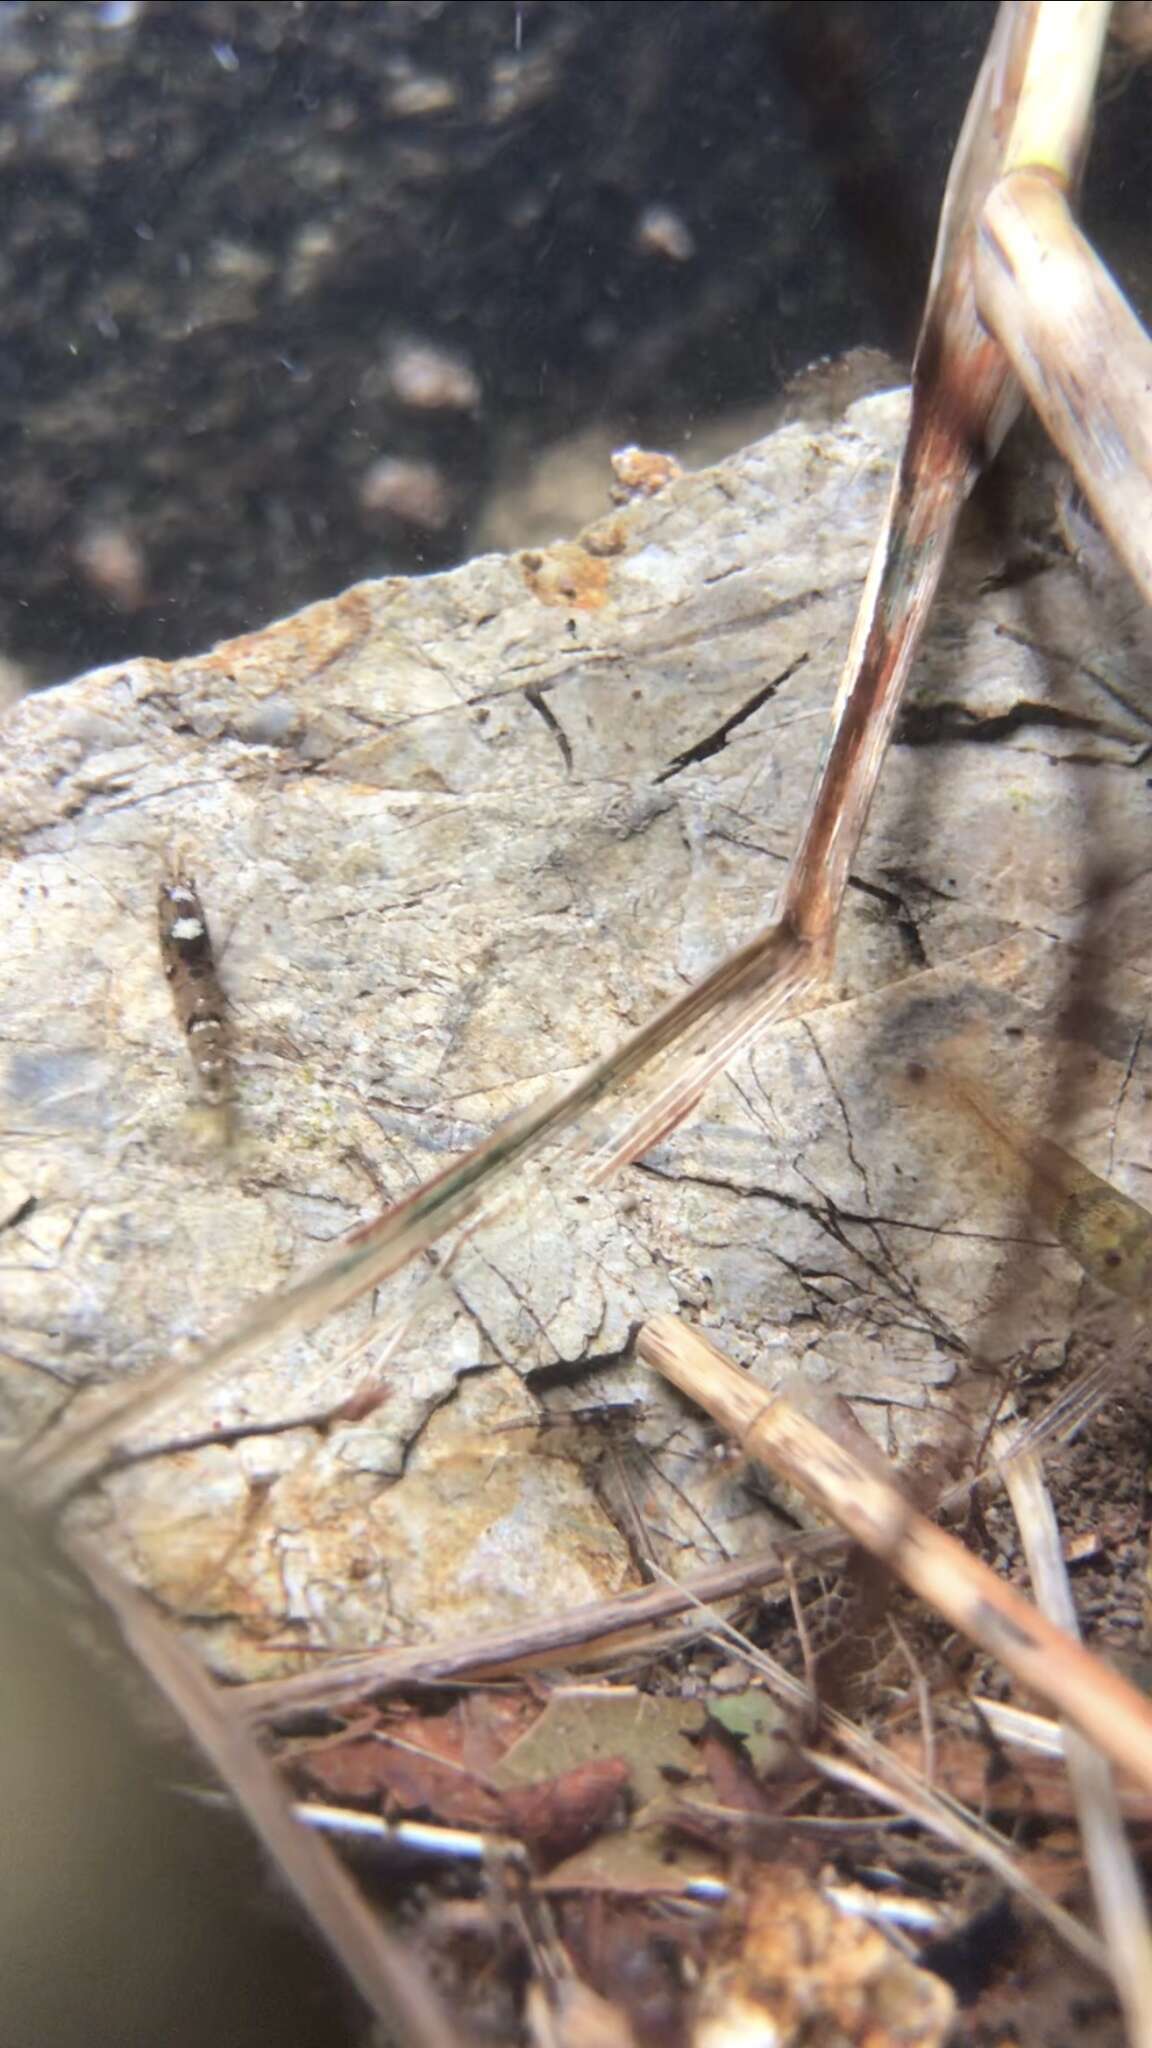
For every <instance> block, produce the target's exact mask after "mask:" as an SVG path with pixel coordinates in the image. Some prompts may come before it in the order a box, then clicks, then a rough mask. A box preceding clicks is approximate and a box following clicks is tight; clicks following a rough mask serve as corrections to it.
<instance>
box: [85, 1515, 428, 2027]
mask: <svg viewBox="0 0 1152 2048" xmlns="http://www.w3.org/2000/svg"><path fill="white" fill-rule="evenodd" d="M68 1547H69V1549H70V1550H71V1552H72V1555H73V1556H74V1558H75V1560H76V1563H77V1564H78V1565H79V1567H80V1569H81V1570H82V1571H83V1572H84V1573H85V1575H86V1576H87V1578H88V1579H89V1580H90V1581H91V1583H92V1585H93V1586H94V1587H95V1589H96V1591H97V1592H98V1593H99V1595H100V1597H101V1599H102V1600H104V1602H105V1603H106V1605H107V1606H108V1607H109V1608H110V1609H111V1611H112V1613H113V1615H114V1616H115V1618H116V1621H117V1624H118V1626H119V1628H120V1630H121V1633H122V1634H123V1636H124V1638H125V1641H126V1642H127V1643H128V1645H129V1647H130V1648H131V1649H132V1650H133V1651H134V1653H135V1655H136V1656H137V1657H138V1658H139V1660H140V1663H141V1664H142V1666H143V1667H144V1669H145V1670H146V1671H147V1672H148V1673H149V1675H150V1676H151V1678H152V1679H153V1681H154V1683H155V1684H156V1685H158V1686H159V1687H160V1689H161V1691H162V1692H163V1693H165V1694H166V1695H167V1697H168V1699H169V1700H170V1702H171V1704H172V1706H173V1707H174V1708H175V1710H176V1713H177V1714H178V1715H179V1717H180V1719H181V1721H182V1722H183V1724H184V1726H185V1727H186V1728H187V1730H188V1733H189V1734H190V1735H191V1736H192V1738H193V1740H194V1742H195V1743H196V1744H197V1746H198V1748H199V1749H201V1750H202V1751H203V1753H204V1755H205V1756H206V1757H207V1758H208V1760H209V1762H210V1763H211V1765H212V1767H213V1769H214V1770H215V1771H216V1773H217V1775H218V1776H219V1777H220V1778H221V1779H222V1780H223V1782H224V1784H225V1785H226V1786H227V1787H228V1789H229V1791H230V1792H231V1794H232V1796H233V1798H234V1799H235V1801H236V1803H237V1805H238V1806H239V1808H240V1810H241V1812H242V1813H243V1814H244V1815H245V1816H246V1818H247V1819H248V1821H249V1823H250V1825H251V1826H252V1827H253V1829H254V1830H255V1832H256V1834H257V1835H258V1836H259V1837H260V1840H261V1841H262V1843H263V1845H264V1847H265V1849H266V1850H267V1852H268V1854H269V1856H270V1857H271V1858H272V1861H273V1863H274V1864H275V1866H276V1868H277V1869H278V1870H279V1872H280V1875H281V1877H282V1878H283V1880H284V1883H285V1884H286V1885H287V1886H288V1888H289V1890H290V1891H292V1892H293V1893H294V1894H295V1896H296V1898H297V1899H298V1900H299V1902H300V1904H301V1906H302V1907H303V1908H304V1910H305V1911H306V1912H307V1913H308V1915H309V1916H310V1918H311V1919H312V1920H313V1921H314V1922H315V1925H316V1927H317V1929H318V1930H319V1932H320V1933H321V1934H322V1935H323V1936H324V1938H325V1940H326V1941H327V1942H328V1945H329V1947H330V1948H331V1949H332V1951H333V1954H334V1955H336V1956H337V1957H338V1958H339V1960H340V1961H341V1962H342V1963H343V1965H344V1967H345V1969H346V1970H347V1972H348V1975H349V1976H350V1978H351V1979H352V1982H353V1983H354V1984H355V1985H356V1987H357V1989H358V1991H359V1992H360V1995H361V1997H362V1998H363V1999H364V2000H365V2002H366V2004H367V2005H368V2006H369V2008H370V2010H372V2011H373V2012H375V2013H376V2014H377V2016H378V2017H379V2019H380V2021H381V2023H382V2025H383V2027H384V2030H385V2032H386V2033H387V2035H388V2037H389V2039H391V2038H393V2037H394V2032H395V2029H396V2027H397V2024H399V2025H400V2027H401V2028H402V2030H403V2038H404V2039H405V2041H411V2042H412V2043H413V2044H414V2048H461V2035H460V2033H459V2031H458V2029H457V2028H456V2027H455V2026H451V2025H449V2022H448V2020H447V2019H446V2017H445V2016H444V2014H443V2013H442V2011H441V2009H440V2006H439V2004H438V2002H437V2000H436V1999H435V1997H434V1996H433V1994H432V1992H431V1990H430V1989H429V1987H428V1986H427V1985H426V1984H425V1982H424V1980H423V1978H422V1977H421V1975H420V1973H419V1971H418V1970H417V1968H416V1966H415V1965H414V1963H413V1961H412V1958H411V1956H410V1955H409V1954H408V1953H407V1951H406V1949H405V1948H404V1947H403V1946H402V1945H401V1944H400V1943H399V1942H397V1941H396V1940H395V1939H394V1938H393V1937H392V1936H391V1935H390V1934H389V1933H388V1931H387V1930H386V1928H384V1927H383V1926H382V1924H381V1922H380V1921H379V1919H378V1918H377V1916H376V1914H375V1913H374V1912H373V1911H372V1909H371V1907H370V1906H369V1905H368V1904H367V1902H366V1900H365V1899H364V1898H362V1896H361V1894H360V1892H359V1891H358V1890H357V1888H356V1886H355V1884H354V1883H353V1881H352V1879H351V1878H350V1877H349V1876H348V1874H347V1872H346V1871H345V1869H344V1867H343V1865H342V1864H341V1863H340V1862H339V1861H338V1860H337V1858H336V1857H335V1856H334V1855H333V1853H332V1851H331V1849H330V1848H329V1847H328V1845H327V1843H326V1842H324V1841H322V1840H321V1839H320V1837H319V1836H317V1835H315V1834H312V1833H310V1832H309V1830H308V1829H307V1828H305V1827H303V1826H301V1824H300V1822H299V1821H298V1820H296V1819H295V1818H294V1816H293V1813H292V1810H291V1804H290V1802H289V1799H288V1797H287V1794H286V1793H285V1791H284V1789H283V1787H282V1786H281V1784H280V1781H279V1779H278V1777H277V1775H276V1772H275V1770H274V1769H273V1766H272V1764H271V1763H270V1762H269V1760H268V1758H267V1757H266V1756H265V1755H264V1754H263V1752H262V1751H261V1750H260V1748H259V1747H258V1745H257V1743H256V1741H255V1740H254V1738H253V1736H252V1735H251V1734H250V1733H249V1732H248V1730H247V1729H246V1728H244V1727H243V1726H242V1724H241V1722H240V1720H239V1718H238V1716H237V1715H235V1714H233V1713H231V1712H229V1711H228V1702H227V1698H226V1695H224V1694H223V1693H222V1692H221V1690H220V1688H219V1687H218V1686H217V1685H216V1683H215V1682H214V1680H213V1679H211V1678H210V1677H209V1676H208V1673H207V1672H206V1671H205V1670H204V1669H203V1667H202V1666H201V1664H200V1662H199V1660H198V1659H197V1658H196V1657H194V1656H193V1655H192V1652H191V1651H190V1650H188V1649H187V1648H186V1647H185V1645H184V1644H183V1642H182V1641H181V1640H180V1637H179V1635H178V1634H177V1632H176V1630H175V1629H174V1628H173V1627H171V1626H170V1625H169V1624H168V1623H166V1622H164V1621H162V1620H161V1618H160V1616H159V1615H158V1614H157V1613H156V1612H155V1610H154V1609H153V1608H152V1607H151V1606H150V1604H149V1602H148V1601H147V1599H146V1598H145V1596H144V1595H143V1594H142V1593H140V1592H138V1591H137V1589H136V1587H135V1586H130V1585H129V1584H128V1582H127V1580H126V1579H123V1578H121V1576H120V1574H119V1573H118V1572H116V1571H114V1570H113V1568H112V1567H111V1566H110V1565H109V1564H108V1562H107V1561H106V1559H105V1558H103V1557H102V1556H101V1554H100V1552H99V1551H98V1550H97V1549H96V1547H95V1545H94V1544H92V1543H90V1542H87V1541H82V1540H80V1539H74V1540H73V1541H72V1542H71V1543H70V1544H69V1546H68Z"/></svg>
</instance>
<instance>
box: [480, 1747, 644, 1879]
mask: <svg viewBox="0 0 1152 2048" xmlns="http://www.w3.org/2000/svg"><path fill="white" fill-rule="evenodd" d="M628 1782H629V1770H628V1765H627V1764H626V1763H625V1762H624V1760H623V1759H622V1758H621V1757H608V1758H605V1759H604V1760H602V1761H600V1762H597V1763H591V1764H577V1765H576V1767H575V1769H574V1770H571V1771H561V1772H560V1773H559V1775H558V1776H556V1777H554V1778H541V1779H538V1780H537V1781H536V1782H535V1783H534V1784H530V1785H506V1786H505V1787H504V1788H503V1790H502V1792H501V1795H500V1798H501V1804H502V1806H503V1810H504V1823H503V1832H504V1833H505V1834H506V1835H514V1836H515V1837H516V1838H517V1839H518V1840H519V1841H521V1842H523V1843H524V1845H525V1847H526V1848H527V1849H530V1850H531V1851H532V1853H533V1855H534V1857H535V1858H536V1859H537V1861H538V1862H539V1863H542V1864H544V1865H548V1864H552V1863H556V1862H558V1861H559V1860H560V1858H561V1857H564V1856H574V1855H576V1853H577V1851H578V1850H580V1849H583V1848H584V1847H585V1846H586V1844H587V1843H589V1842H591V1841H594V1840H595V1838H596V1836H597V1835H599V1834H601V1833H602V1832H603V1831H604V1829H605V1828H606V1827H607V1826H608V1824H609V1822H610V1821H611V1819H612V1818H613V1815H614V1814H615V1813H616V1811H617V1810H618V1808H619V1806H620V1802H621V1797H622V1795H623V1793H624V1792H625V1790H626V1789H627V1786H628Z"/></svg>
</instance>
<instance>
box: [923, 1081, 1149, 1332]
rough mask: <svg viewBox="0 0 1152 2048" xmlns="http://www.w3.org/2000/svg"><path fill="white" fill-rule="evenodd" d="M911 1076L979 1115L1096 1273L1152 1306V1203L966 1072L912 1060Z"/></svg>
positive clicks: (934, 1096)
mask: <svg viewBox="0 0 1152 2048" xmlns="http://www.w3.org/2000/svg"><path fill="white" fill-rule="evenodd" d="M905 1076H906V1079H907V1081H908V1082H909V1084H910V1091H909V1092H910V1093H914V1094H915V1095H919V1096H922V1097H923V1098H924V1099H926V1100H930V1101H935V1102H937V1103H939V1104H941V1105H943V1106H945V1107H948V1108H953V1107H957V1108H959V1109H960V1110H962V1111H963V1112H964V1114H965V1115H966V1116H968V1117H969V1118H970V1119H975V1121H976V1122H977V1123H978V1124H979V1125H980V1127H981V1129H982V1130H984V1131H986V1132H987V1133H988V1135H989V1136H990V1137H991V1138H993V1139H994V1140H995V1142H996V1144H997V1146H998V1147H999V1148H1000V1150H1001V1152H1002V1153H1004V1154H1006V1155H1007V1156H1008V1158H1009V1160H1010V1162H1011V1164H1012V1165H1013V1166H1014V1168H1015V1170H1016V1173H1017V1175H1019V1174H1020V1172H1021V1171H1022V1170H1023V1171H1024V1172H1025V1173H1026V1174H1027V1176H1028V1180H1029V1186H1030V1192H1031V1196H1032V1200H1033V1203H1034V1205H1035V1208H1036V1210H1037V1213H1038V1214H1039V1215H1040V1216H1042V1217H1043V1219H1044V1221H1045V1223H1047V1224H1048V1226H1049V1228H1050V1229H1051V1231H1052V1233H1053V1235H1054V1236H1055V1237H1056V1238H1057V1239H1058V1240H1059V1242H1060V1243H1061V1244H1062V1245H1063V1246H1064V1248H1065V1250H1066V1251H1068V1252H1070V1253H1071V1254H1072V1257H1073V1258H1074V1259H1075V1260H1076V1262H1077V1264H1078V1265H1079V1266H1081V1267H1082V1268H1083V1270H1084V1272H1085V1273H1087V1274H1088V1275H1089V1277H1090V1278H1091V1279H1093V1280H1098V1281H1099V1282H1100V1284H1101V1286H1103V1287H1107V1288H1109V1289H1110V1290H1111V1291H1112V1293H1113V1294H1119V1295H1122V1296H1123V1297H1124V1299H1125V1300H1126V1301H1134V1302H1143V1303H1147V1304H1152V1214H1150V1213H1149V1211H1148V1210H1147V1209H1143V1208H1141V1206H1140V1204H1139V1202H1134V1201H1133V1200H1132V1199H1131V1197H1130V1196H1129V1195H1124V1194H1121V1192H1120V1190H1119V1188H1114V1187H1113V1186H1112V1184H1111V1182H1110V1181H1106V1180H1102V1179H1101V1177H1100V1175H1099V1174H1098V1173H1093V1172H1092V1169H1091V1168H1090V1167H1088V1166H1084V1165H1082V1164H1081V1162H1080V1160H1079V1159H1075V1158H1073V1156H1072V1154H1071V1153H1070V1152H1066V1151H1065V1150H1064V1147H1063V1146H1062V1145H1057V1144H1055V1143H1054V1141H1053V1140H1052V1139H1051V1138H1044V1137H1041V1136H1039V1135H1038V1134H1037V1133H1036V1132H1033V1131H1030V1130H1027V1129H1026V1128H1025V1127H1024V1125H1023V1124H1018V1123H1017V1122H1016V1120H1015V1118H1014V1117H1011V1116H1009V1115H1008V1113H1007V1111H1006V1110H1004V1109H1002V1108H1001V1107H1000V1104H999V1102H998V1101H997V1100H996V1097H995V1096H994V1095H993V1094H991V1093H990V1091H989V1090H988V1089H987V1088H985V1087H984V1086H983V1085H982V1083H981V1082H979V1081H974V1080H972V1079H970V1078H969V1076H968V1075H967V1074H958V1073H954V1072H948V1071H946V1070H945V1069H943V1068H940V1067H926V1066H923V1065H922V1064H921V1063H920V1062H919V1061H912V1062H911V1063H910V1064H909V1065H908V1066H907V1067H906V1068H905Z"/></svg>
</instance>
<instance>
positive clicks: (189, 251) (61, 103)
mask: <svg viewBox="0 0 1152 2048" xmlns="http://www.w3.org/2000/svg"><path fill="white" fill-rule="evenodd" d="M992 17H993V8H992V6H991V5H990V4H988V0H947V4H937V5H930V4H917V5H912V4H905V0H862V4H861V0H805V4H804V5H802V6H792V5H790V4H784V0H781V4H776V0H522V4H520V5H517V4H516V0H348V4H331V0H239V4H237V0H94V4H79V0H53V4H51V5H21V4H16V5H8V6H6V7H3V8H2V9H0V262H2V265H3V289H2V291H0V323H2V327H3V339H2V345H0V449H2V454H3V470H2V479H3V481H2V491H0V653H3V654H5V655H7V656H8V657H9V658H11V659H14V660H15V661H16V662H18V663H19V664H20V665H21V667H22V668H23V669H24V670H25V671H26V673H27V675H28V677H29V679H30V680H33V681H40V682H45V681H53V680H58V679H60V678H61V677H64V676H66V675H68V674H70V673H74V672H76V671H78V670H80V669H84V668H87V667H91V666H94V665H96V664H98V663H101V662H105V661H111V660H115V659H118V658H120V657H122V656H124V655H127V654H133V653H157V654H163V655H175V654H179V653H186V652H190V651H193V650H194V649H196V648H197V647H199V646H203V645H205V644H207V643H209V642H210V641H212V640H214V639H216V638H218V637H220V636H222V635H226V634H229V633H234V632H239V631H244V630H247V629H249V628H252V627H255V626H258V625H260V624H261V623H263V622H264V621H266V620H267V619H268V618H270V617H273V616H276V615H277V614H280V613H284V612H287V611H291V610H293V609H295V608H296V607H297V606H298V605H300V604H302V603H304V602H306V601H307V600H309V599H311V598H314V597H318V596H322V595H325V594H331V593H333V592H335V591H337V590H339V589H341V588H343V587H344V586H345V585H346V584H348V583H349V582H351V581H353V580H354V579H356V578H358V577H361V576H369V575H379V574H382V573H389V572H409V571H411V570H413V569H419V568H435V567H440V566H443V565H445V564H447V563H451V562H454V561H458V560H461V559H463V558H464V557H466V556H467V554H468V552H469V548H470V539H469V536H470V530H474V528H475V522H476V519H477V515H478V513H479V511H480V509H481V508H482V506H483V504H484V502H485V498H486V494H487V493H488V492H489V491H490V489H491V487H492V482H493V479H494V477H495V476H496V474H497V472H498V471H499V470H500V469H501V467H502V466H504V465H506V464H507V462H508V460H509V458H510V457H511V456H512V455H514V454H516V453H523V452H525V451H530V450H531V449H532V448H534V447H536V446H538V445H541V444H543V443H545V442H548V441H551V440H553V439H555V438H556V437H558V436H560V435H562V434H564V433H566V432H569V431H571V430H572V429H573V428H575V427H578V426H583V425H586V424H589V423H591V422H594V421H596V420H598V419H607V420H610V421H611V422H612V423H613V425H614V426H616V427H618V428H619V431H620V433H621V437H622V438H625V437H635V438H638V439H640V440H643V439H645V432H646V426H647V427H648V428H649V429H651V426H652V424H653V423H654V422H656V421H657V420H658V421H660V422H662V423H666V422H667V421H668V420H669V419H670V418H680V419H682V420H691V419H699V418H702V417H705V416H708V415H710V414H712V413H714V412H715V411H717V410H718V409H720V408H723V407H727V406H731V405H734V404H739V403H746V402H748V401H751V400H758V399H764V398H768V397H770V396H771V394H772V393H773V392H774V391H776V390H777V389H778V388H779V386H780V384H781V383H782V381H783V380H784V379H785V378H786V377H787V376H788V375H790V374H791V373H792V372H794V371H795V370H797V369H798V368H800V367H801V366H802V365H804V364H806V363H808V362H809V361H811V360H812V359H813V358H814V357H816V356H819V355H823V354H829V353H834V352H839V351H840V350H842V349H845V348H847V347H850V346H853V345H855V344H858V343H867V344H872V345H875V346H878V347H882V348H886V349H888V350H890V351H892V352H893V353H894V354H896V355H897V357H899V358H901V359H903V358H906V356H907V352H908V349H909V347H910V343H911V340H912V337H913V335H914V332H915V325H916V319H917V314H918V310H919V305H920V301H921V297H922V293H923V288H924V283H925V279H926V273H927V265H928V261H929V257H930V252H931V244H932V235H933V228H934V221H935V215H936V211H937V208H938V205H939V200H940V195H941V191H942V188H943V182H944V178H945V175H946V171H947V165H948V160H949V157H950V154H951V150H952V147H953V144H954V141H955V137H956V134H957V131H958V128H959V124H960V121H961V118H962V115H963V110H964V106H965V103H966V99H967V96H968V93H969V91H970V88H971V84H972V81H973V78H974V76H975V72H976V69H977V66H978V63H979V58H980V54H981V52H982V49H983V47H984V44H985V41H986V38H987V34H988V30H989V28H990V25H991V21H992ZM1112 99H1113V102H1114V104H1112V105H1111V106H1110V107H1109V108H1108V111H1107V114H1106V116H1105V117H1103V118H1102V120H1101V123H1100V128H1101V146H1100V148H1099V149H1098V151H1097V156H1096V159H1095V161H1094V167H1093V174H1092V175H1093V180H1094V182H1093V184H1092V186H1091V189H1090V192H1089V212H1090V218H1091V219H1092V222H1093V226H1094V227H1096V228H1100V227H1103V229H1104V231H1105V233H1104V240H1105V246H1106V250H1107V252H1108V253H1109V254H1110V255H1111V256H1112V258H1113V260H1116V261H1118V262H1119V264H1120V267H1121V269H1122V270H1124V269H1125V266H1128V267H1129V268H1131V266H1132V264H1134V263H1136V262H1137V260H1138V247H1139V241H1140V238H1141V237H1142V235H1143V232H1144V212H1145V207H1144V195H1145V193H1146V190H1147V181H1146V169H1147V159H1148V153H1149V152H1148V146H1147V143H1146V140H1145V136H1144V133H1143V129H1144V128H1145V127H1146V126H1147V119H1146V113H1147V99H1146V94H1145V91H1144V89H1143V86H1142V84H1141V82H1140V81H1137V82H1136V84H1135V86H1133V85H1131V84H1129V85H1127V86H1125V87H1118V88H1117V89H1116V90H1115V91H1114V92H1113V93H1112ZM1093 209H1094V212H1093ZM429 350H431V351H432V352H433V353H432V355H431V356H429V354H428V351H429Z"/></svg>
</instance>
